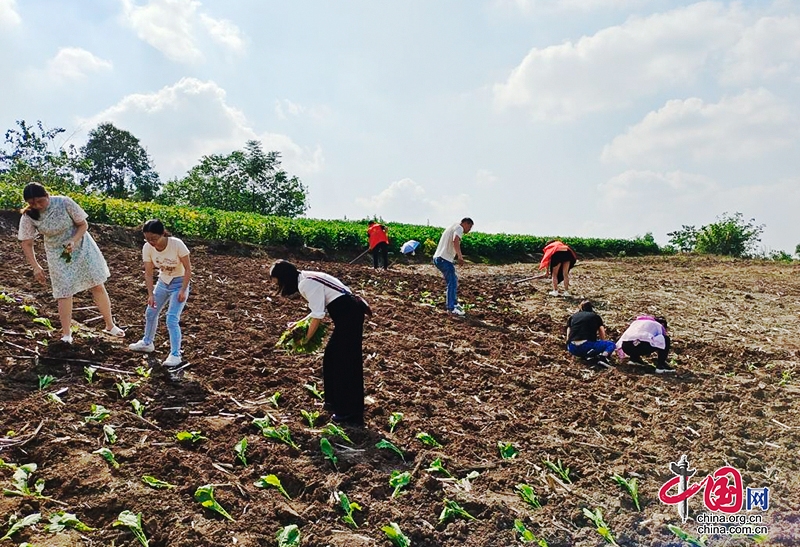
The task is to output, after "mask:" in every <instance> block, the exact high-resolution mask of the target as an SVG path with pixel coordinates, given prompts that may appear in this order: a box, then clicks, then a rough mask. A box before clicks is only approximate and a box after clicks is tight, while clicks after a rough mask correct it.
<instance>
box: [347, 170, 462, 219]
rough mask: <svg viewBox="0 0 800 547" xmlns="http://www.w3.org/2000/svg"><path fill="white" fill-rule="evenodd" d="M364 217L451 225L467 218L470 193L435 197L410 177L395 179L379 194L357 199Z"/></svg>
mask: <svg viewBox="0 0 800 547" xmlns="http://www.w3.org/2000/svg"><path fill="white" fill-rule="evenodd" d="M355 202H356V205H358V206H359V207H361V208H362V211H363V214H364V216H373V215H377V216H380V217H383V218H393V219H403V221H404V222H408V223H412V224H428V223H430V224H432V225H435V226H445V225H450V224H452V223H453V222H456V221H457V220H459V219H461V218H463V217H464V215H465V214H466V213H465V211H467V210H468V209H469V205H470V198H469V196H468V195H466V194H459V195H455V196H446V195H441V196H438V197H435V198H434V197H431V196H429V195H428V192H427V191H426V190H425V188H424V187H423V186H422V185H421V184H419V183H417V182H415V181H413V180H411V179H409V178H405V179H401V180H398V181H395V182H392V183H391V184H390V185H389V186H388V187H387V188H386V189H384V190H383V191H382V192H380V193H379V194H376V195H373V196H370V197H368V198H356V200H355Z"/></svg>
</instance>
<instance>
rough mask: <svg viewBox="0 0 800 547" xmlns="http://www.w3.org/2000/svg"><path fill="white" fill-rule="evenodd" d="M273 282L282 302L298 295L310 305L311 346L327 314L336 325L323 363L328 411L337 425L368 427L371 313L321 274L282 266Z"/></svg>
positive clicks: (272, 273) (274, 272)
mask: <svg viewBox="0 0 800 547" xmlns="http://www.w3.org/2000/svg"><path fill="white" fill-rule="evenodd" d="M269 276H270V278H271V279H272V280H273V282H274V283H275V284H276V285H277V287H278V292H279V293H280V294H281V295H283V296H291V295H293V294H295V293H297V292H299V293H300V295H301V296H302V297H303V298H305V299H306V301H307V302H308V307H309V309H310V310H311V313H310V314H308V316H307V317H309V318H311V322H310V324H309V326H308V332H307V333H306V339H305V341H306V342H308V341H309V340H310V339H311V337H312V336H314V333H315V332H316V330H317V328H319V324H320V322H321V321H322V319H324V318H325V312H326V311H327V312H328V313H329V314H330V316H331V320H332V321H333V326H334V328H333V334H331V337H330V340H328V343H327V345H326V346H325V355H324V357H323V358H322V379H323V382H324V385H325V409H326V410H328V411H330V412H332V413H333V415H332V416H331V419H332V420H333V421H334V422H337V423H342V424H350V425H356V426H361V425H364V357H363V353H362V347H361V343H362V340H363V337H364V315H365V314H367V313H371V312H369V311H368V310H369V307H368V306H367V304H366V302H364V301H363V300H362V299H360V298H359V297H357V296H355V295H354V294H353V291H351V290H350V289H349V288H348V287H347V285H345V284H344V283H342V282H341V281H339V280H338V279H336V278H335V277H333V276H332V275H328V274H325V273H322V272H310V271H299V270H298V269H297V267H296V266H295V265H294V264H292V263H291V262H286V261H285V260H279V261H278V262H276V263H275V264H274V265H273V266H272V268H270V270H269Z"/></svg>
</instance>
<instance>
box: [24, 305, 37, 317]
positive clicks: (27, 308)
mask: <svg viewBox="0 0 800 547" xmlns="http://www.w3.org/2000/svg"><path fill="white" fill-rule="evenodd" d="M19 309H21V310H22V311H24V312H25V313H27V314H28V315H32V316H34V317H38V316H39V311H38V310H37V309H36V308H35V307H33V306H29V305H27V304H23V305H22V306H20V307H19Z"/></svg>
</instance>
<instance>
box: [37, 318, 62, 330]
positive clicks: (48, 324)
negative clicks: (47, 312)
mask: <svg viewBox="0 0 800 547" xmlns="http://www.w3.org/2000/svg"><path fill="white" fill-rule="evenodd" d="M33 322H34V323H36V324H37V325H42V326H43V327H44V328H46V329H47V330H49V331H53V330H56V328H55V327H54V326H53V324H52V323H51V322H50V320H49V319H48V318H47V317H37V318H36V319H34V320H33Z"/></svg>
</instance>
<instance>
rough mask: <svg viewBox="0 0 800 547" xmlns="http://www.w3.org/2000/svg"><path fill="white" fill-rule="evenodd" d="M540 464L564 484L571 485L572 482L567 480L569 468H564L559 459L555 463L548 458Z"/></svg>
mask: <svg viewBox="0 0 800 547" xmlns="http://www.w3.org/2000/svg"><path fill="white" fill-rule="evenodd" d="M542 464H544V466H545V467H547V468H548V469H549V470H550V471H552V472H553V473H555V474H556V475H558V476H559V477H561V478H562V479H563V480H564V481H565V482H568V483H570V484H572V480H571V479H570V478H569V467H564V464H562V463H561V460H560V459H559V460H558V461H556V462H552V461H550V458H547V459H546V460H542Z"/></svg>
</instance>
